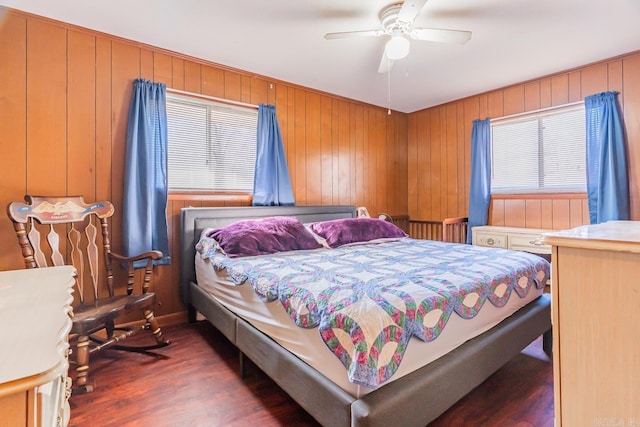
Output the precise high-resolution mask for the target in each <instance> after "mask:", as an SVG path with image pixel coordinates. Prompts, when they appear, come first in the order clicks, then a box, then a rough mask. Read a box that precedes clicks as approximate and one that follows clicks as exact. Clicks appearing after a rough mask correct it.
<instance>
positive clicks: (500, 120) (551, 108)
mask: <svg viewBox="0 0 640 427" xmlns="http://www.w3.org/2000/svg"><path fill="white" fill-rule="evenodd" d="M167 90H169V89H167ZM580 104H584V100H582V101H576V102H570V103H568V104H562V105H554V106H553V107H546V108H540V109H539V110H532V111H525V112H522V113H516V114H510V115H508V116H504V117H498V118H497V119H491V122H492V123H500V122H502V121H507V120H511V119H517V118H518V117H522V116H528V115H532V114H537V113H543V112H545V111H553V110H558V109H560V108H567V107H574V106H577V105H580Z"/></svg>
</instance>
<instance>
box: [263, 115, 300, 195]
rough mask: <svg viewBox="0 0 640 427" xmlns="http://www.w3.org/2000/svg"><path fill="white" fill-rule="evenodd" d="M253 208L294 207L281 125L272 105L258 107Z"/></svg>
mask: <svg viewBox="0 0 640 427" xmlns="http://www.w3.org/2000/svg"><path fill="white" fill-rule="evenodd" d="M253 205H254V206H294V205H295V200H294V199H293V189H292V187H291V179H290V178H289V169H288V168H287V161H286V159H285V156H284V147H283V145H282V136H281V135H280V126H279V125H278V118H277V117H276V107H274V106H273V105H263V104H260V105H259V106H258V139H257V154H256V172H255V177H254V180H253Z"/></svg>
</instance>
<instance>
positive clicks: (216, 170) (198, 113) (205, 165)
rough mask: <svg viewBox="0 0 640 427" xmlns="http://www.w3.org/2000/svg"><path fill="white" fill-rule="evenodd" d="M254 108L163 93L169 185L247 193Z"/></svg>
mask: <svg viewBox="0 0 640 427" xmlns="http://www.w3.org/2000/svg"><path fill="white" fill-rule="evenodd" d="M257 126H258V111H257V110H255V109H251V108H242V107H236V106H230V105H224V104H219V103H214V102H211V101H207V100H204V99H196V98H190V97H186V96H178V95H175V94H170V93H168V94H167V133H168V138H169V141H168V142H169V154H168V156H169V159H168V169H169V171H168V181H169V190H174V191H176V190H178V191H203V190H208V191H236V192H248V193H250V192H252V191H253V175H254V169H255V162H256V133H257Z"/></svg>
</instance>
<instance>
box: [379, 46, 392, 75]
mask: <svg viewBox="0 0 640 427" xmlns="http://www.w3.org/2000/svg"><path fill="white" fill-rule="evenodd" d="M392 67H393V59H389V57H388V56H387V52H386V50H383V51H382V59H381V60H380V65H379V66H378V72H379V73H380V74H384V73H388V72H390V71H391V68H392Z"/></svg>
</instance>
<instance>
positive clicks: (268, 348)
mask: <svg viewBox="0 0 640 427" xmlns="http://www.w3.org/2000/svg"><path fill="white" fill-rule="evenodd" d="M273 216H291V217H295V218H298V219H299V220H300V221H302V222H303V223H312V222H318V221H327V220H335V219H342V218H353V217H355V207H353V206H322V207H308V206H307V207H242V208H184V209H183V210H182V212H181V226H182V230H181V231H182V235H181V238H182V241H181V296H182V298H183V301H184V302H185V303H186V304H187V306H188V308H189V317H190V320H192V321H193V320H195V313H196V312H200V313H202V314H203V315H204V316H205V318H206V319H207V320H208V321H209V322H210V323H212V324H213V325H214V326H215V327H216V328H217V329H219V330H220V331H221V332H222V333H223V334H224V335H225V336H226V337H227V338H228V339H229V340H230V341H231V342H232V343H233V344H234V345H236V346H237V347H238V349H239V350H240V352H241V354H244V355H245V356H246V357H248V358H249V359H251V360H252V361H253V362H254V363H255V364H256V365H257V366H258V367H259V368H260V369H261V370H263V371H264V372H265V373H266V374H267V375H269V376H270V377H271V378H272V379H273V380H274V381H275V382H276V383H277V384H278V385H279V386H280V387H281V388H282V389H283V390H284V391H286V392H287V393H288V394H289V395H290V396H291V397H292V398H293V399H294V400H295V401H296V402H298V404H300V405H301V406H302V407H303V408H304V409H305V410H306V411H307V412H309V413H310V414H311V415H312V416H313V417H314V418H315V419H316V420H317V421H318V422H320V423H321V424H322V425H326V426H349V425H352V426H378V425H379V426H382V425H403V426H412V425H415V426H424V425H426V424H428V423H429V422H430V421H432V420H434V419H435V418H437V417H438V416H439V415H440V414H442V413H443V412H444V411H446V409H448V408H449V407H450V406H451V405H453V404H454V403H455V402H456V401H457V400H459V399H460V398H461V397H463V396H464V395H466V394H467V393H468V392H469V391H471V390H472V389H473V388H475V387H476V386H477V385H479V384H480V383H481V382H483V381H484V380H485V379H486V378H487V377H489V376H490V375H491V374H493V373H494V372H495V371H496V370H497V369H499V368H500V367H501V366H502V365H504V364H505V363H506V362H507V361H509V360H510V359H511V358H512V357H513V356H515V355H516V354H517V353H519V352H520V351H521V350H522V349H523V348H524V347H526V346H527V345H528V344H529V343H530V342H531V341H533V340H534V339H535V338H537V337H538V336H540V335H542V334H543V333H545V332H547V331H549V330H550V328H551V321H550V319H551V316H550V302H549V298H548V295H541V296H539V297H536V298H535V299H533V300H532V301H530V302H528V303H527V304H526V306H525V307H523V308H521V309H519V310H517V312H515V313H514V314H512V315H511V316H509V317H508V318H506V319H505V320H503V321H501V322H500V323H499V324H497V325H496V326H495V327H492V328H491V329H489V330H487V331H486V332H483V333H482V334H480V335H478V336H476V337H475V338H472V339H470V340H468V341H466V342H464V343H463V344H462V345H459V346H458V347H456V348H455V349H454V350H452V351H450V352H448V353H447V354H445V355H443V356H442V357H439V358H437V359H436V360H434V361H432V362H431V363H429V364H427V365H424V366H422V367H420V368H418V369H416V370H414V371H412V372H410V373H406V374H404V375H402V376H401V377H399V378H397V379H394V380H393V381H391V382H388V383H385V384H382V385H381V386H380V387H378V388H376V389H374V390H372V391H370V392H368V393H354V392H352V391H350V390H345V387H343V386H341V385H338V384H336V382H335V381H333V380H331V379H329V378H328V377H327V376H326V375H323V374H321V373H320V372H319V371H318V370H316V369H315V368H313V367H311V366H310V365H309V364H307V363H306V362H304V361H303V360H301V359H300V358H299V357H297V356H295V355H293V354H292V353H291V352H290V351H288V350H286V349H285V348H283V347H282V346H281V345H280V344H278V343H277V342H276V341H275V340H274V339H272V338H270V337H269V336H267V335H265V334H263V333H262V332H260V331H259V330H258V329H257V328H256V327H254V326H253V325H252V324H251V323H250V322H249V321H247V320H245V319H244V318H243V317H241V316H239V315H237V314H235V313H234V312H233V311H231V310H229V309H227V308H226V307H225V305H223V304H222V303H221V302H220V301H219V300H218V299H216V298H215V297H214V296H213V295H212V294H211V293H210V292H208V291H207V290H205V289H204V288H203V287H202V286H199V285H198V284H197V283H196V270H195V268H196V267H195V263H194V260H195V259H196V249H195V245H196V243H197V242H198V240H199V238H200V235H201V233H202V231H203V230H205V229H207V228H219V227H223V226H226V225H228V224H230V223H233V222H235V221H238V220H242V219H254V218H267V217H273ZM409 347H411V346H409Z"/></svg>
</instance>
